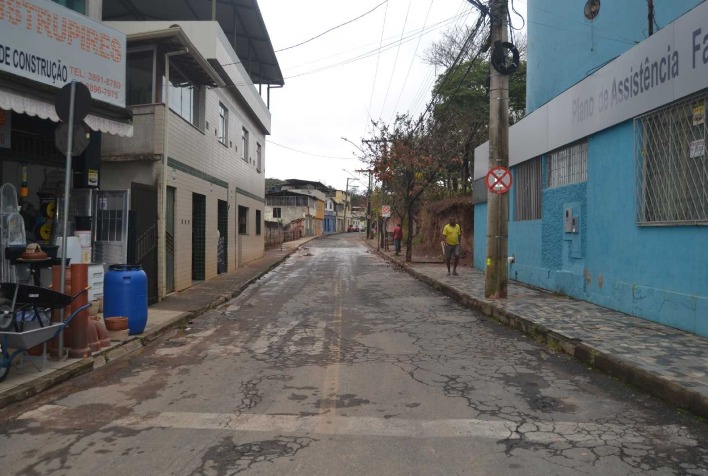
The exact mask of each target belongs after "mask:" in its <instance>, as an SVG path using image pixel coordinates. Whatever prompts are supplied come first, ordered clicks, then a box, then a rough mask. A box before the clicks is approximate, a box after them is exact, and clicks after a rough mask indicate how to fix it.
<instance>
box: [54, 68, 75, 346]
mask: <svg viewBox="0 0 708 476" xmlns="http://www.w3.org/2000/svg"><path fill="white" fill-rule="evenodd" d="M75 99H76V82H75V81H72V82H71V94H70V96H69V132H68V137H67V142H68V147H67V148H66V170H65V171H64V207H63V210H62V215H63V216H62V228H63V229H62V232H61V278H60V280H61V281H60V284H59V292H60V293H62V294H64V291H65V283H66V251H67V248H69V246H68V243H67V242H66V239H67V236H66V235H67V233H66V228H67V226H68V223H69V213H68V212H69V193H70V190H71V187H70V186H71V150H72V149H73V146H74V110H75V104H74V103H75ZM54 289H56V287H55V288H54ZM59 316H60V319H61V321H62V322H64V309H62V310H61V311H59ZM57 347H58V348H57V352H58V354H59V357H62V356H63V355H64V333H63V332H60V333H59V343H58V346H57Z"/></svg>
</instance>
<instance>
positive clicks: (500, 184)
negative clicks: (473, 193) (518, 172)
mask: <svg viewBox="0 0 708 476" xmlns="http://www.w3.org/2000/svg"><path fill="white" fill-rule="evenodd" d="M484 181H485V183H486V184H487V188H488V189H489V191H490V192H492V193H498V194H502V193H506V192H508V191H509V189H510V188H511V182H512V178H511V170H509V169H507V168H506V167H494V168H493V169H491V170H490V171H489V172H487V176H486V177H485V179H484Z"/></svg>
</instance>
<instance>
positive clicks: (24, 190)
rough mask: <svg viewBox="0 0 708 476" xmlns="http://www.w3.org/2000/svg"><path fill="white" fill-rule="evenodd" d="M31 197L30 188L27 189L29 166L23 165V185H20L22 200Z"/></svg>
mask: <svg viewBox="0 0 708 476" xmlns="http://www.w3.org/2000/svg"><path fill="white" fill-rule="evenodd" d="M27 197H29V188H28V187H27V164H26V163H23V164H22V183H21V184H20V198H27Z"/></svg>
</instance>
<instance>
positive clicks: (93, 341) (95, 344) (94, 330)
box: [86, 319, 101, 352]
mask: <svg viewBox="0 0 708 476" xmlns="http://www.w3.org/2000/svg"><path fill="white" fill-rule="evenodd" d="M86 334H87V337H88V346H89V349H91V352H98V351H99V350H101V341H100V340H99V339H98V327H97V325H96V321H95V320H94V319H89V320H88V328H87V332H86Z"/></svg>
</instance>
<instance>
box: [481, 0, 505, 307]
mask: <svg viewBox="0 0 708 476" xmlns="http://www.w3.org/2000/svg"><path fill="white" fill-rule="evenodd" d="M507 1H508V0H490V8H489V13H490V17H491V23H492V31H491V41H492V49H494V43H495V42H497V41H500V42H505V41H508V22H507V15H508V9H509V5H508V3H507ZM490 71H491V78H490V88H489V170H491V169H492V168H494V167H499V166H501V167H508V166H509V76H507V75H503V74H501V73H499V72H498V71H497V70H496V69H494V67H493V66H491V64H490ZM508 234H509V194H508V193H502V194H498V193H492V192H491V191H490V190H488V191H487V262H486V272H485V274H484V296H485V297H487V298H506V292H507V285H508V280H509V276H508V268H507V266H508V265H507V255H508V249H507V247H508Z"/></svg>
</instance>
